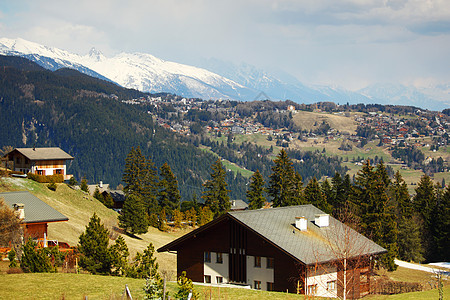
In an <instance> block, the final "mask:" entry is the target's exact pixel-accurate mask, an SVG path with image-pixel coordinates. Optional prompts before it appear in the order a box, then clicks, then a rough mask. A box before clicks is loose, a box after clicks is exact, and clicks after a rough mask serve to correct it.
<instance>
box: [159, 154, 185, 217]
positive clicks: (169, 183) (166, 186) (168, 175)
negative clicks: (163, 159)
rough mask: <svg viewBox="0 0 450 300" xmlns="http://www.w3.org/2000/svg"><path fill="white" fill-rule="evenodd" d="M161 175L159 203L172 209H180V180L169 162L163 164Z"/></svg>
mask: <svg viewBox="0 0 450 300" xmlns="http://www.w3.org/2000/svg"><path fill="white" fill-rule="evenodd" d="M160 176H161V180H160V181H159V188H160V190H159V192H158V203H159V205H160V206H161V207H164V208H167V209H169V210H171V211H172V210H175V209H179V208H180V200H181V196H180V191H179V190H178V181H177V178H176V177H175V175H174V174H173V173H172V170H171V169H170V166H169V165H168V164H167V163H164V164H163V165H162V166H161V168H160Z"/></svg>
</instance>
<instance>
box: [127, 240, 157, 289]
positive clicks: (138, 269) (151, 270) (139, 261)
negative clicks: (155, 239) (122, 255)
mask: <svg viewBox="0 0 450 300" xmlns="http://www.w3.org/2000/svg"><path fill="white" fill-rule="evenodd" d="M154 255H155V247H154V246H153V244H152V243H150V244H149V245H148V246H147V249H145V250H144V252H143V253H142V254H141V253H140V252H138V253H136V257H135V259H134V262H133V263H132V264H131V265H130V266H129V268H128V270H127V277H132V278H152V279H155V280H156V281H157V282H161V276H160V274H159V271H158V268H159V265H158V263H157V262H156V257H155V256H154Z"/></svg>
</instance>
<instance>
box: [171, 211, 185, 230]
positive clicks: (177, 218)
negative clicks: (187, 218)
mask: <svg viewBox="0 0 450 300" xmlns="http://www.w3.org/2000/svg"><path fill="white" fill-rule="evenodd" d="M172 216H173V226H174V227H175V228H181V222H183V213H182V212H181V211H179V210H178V209H175V210H173V211H172Z"/></svg>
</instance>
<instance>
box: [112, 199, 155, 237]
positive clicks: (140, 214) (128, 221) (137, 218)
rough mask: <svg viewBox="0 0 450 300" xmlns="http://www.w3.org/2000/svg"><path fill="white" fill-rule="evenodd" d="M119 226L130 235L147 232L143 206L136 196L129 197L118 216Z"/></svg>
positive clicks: (146, 218) (146, 220)
mask: <svg viewBox="0 0 450 300" xmlns="http://www.w3.org/2000/svg"><path fill="white" fill-rule="evenodd" d="M118 218H119V226H120V227H121V228H123V229H125V231H128V232H130V233H131V234H133V235H134V234H143V233H146V232H147V231H148V216H147V212H146V209H145V204H144V202H143V201H142V199H141V198H140V197H139V196H138V195H134V194H131V195H129V196H128V197H127V198H126V199H125V202H124V204H123V207H122V212H121V214H120V215H119V217H118Z"/></svg>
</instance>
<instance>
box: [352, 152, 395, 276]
mask: <svg viewBox="0 0 450 300" xmlns="http://www.w3.org/2000/svg"><path fill="white" fill-rule="evenodd" d="M380 167H381V168H383V165H380ZM380 174H382V170H381V171H380V172H377V171H376V170H374V168H373V167H372V166H371V165H370V161H369V160H368V161H367V162H366V163H365V164H364V165H363V168H362V169H361V170H360V171H359V172H358V174H357V176H356V177H355V189H354V191H355V193H354V195H353V203H354V204H355V207H354V210H355V211H356V212H357V215H358V216H359V218H360V220H361V227H362V230H363V232H364V234H365V235H366V236H368V237H370V238H371V239H372V240H373V241H374V242H375V243H377V244H379V245H380V246H382V247H384V248H385V249H386V250H388V253H387V254H385V255H383V256H382V258H381V262H382V264H383V265H384V266H385V267H386V268H387V269H388V270H389V271H393V270H395V269H396V265H395V263H394V259H395V257H396V256H397V252H398V248H397V222H396V221H395V215H394V214H393V213H392V212H393V207H391V206H390V205H389V204H390V199H389V197H388V194H387V184H386V182H385V180H384V178H383V176H382V175H380Z"/></svg>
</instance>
